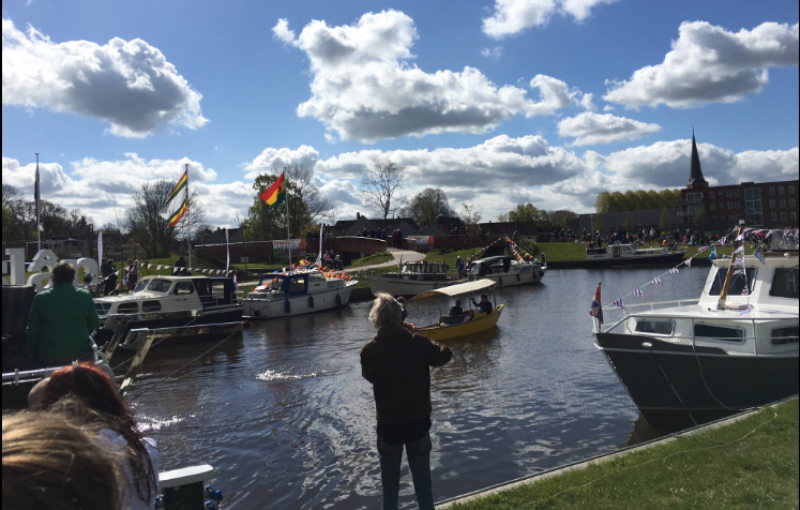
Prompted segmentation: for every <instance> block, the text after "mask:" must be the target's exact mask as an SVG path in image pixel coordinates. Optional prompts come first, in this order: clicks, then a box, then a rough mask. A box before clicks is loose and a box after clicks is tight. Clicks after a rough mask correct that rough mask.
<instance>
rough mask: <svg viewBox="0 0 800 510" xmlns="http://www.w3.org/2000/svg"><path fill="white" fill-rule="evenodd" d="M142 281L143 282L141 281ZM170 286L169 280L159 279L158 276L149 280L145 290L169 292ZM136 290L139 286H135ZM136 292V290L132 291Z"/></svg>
mask: <svg viewBox="0 0 800 510" xmlns="http://www.w3.org/2000/svg"><path fill="white" fill-rule="evenodd" d="M142 283H144V282H142ZM170 287H172V282H171V281H169V280H161V279H159V278H156V279H153V280H150V285H148V286H147V290H151V291H153V292H169V288H170ZM136 290H139V287H138V286H137V287H136ZM134 292H136V291H134Z"/></svg>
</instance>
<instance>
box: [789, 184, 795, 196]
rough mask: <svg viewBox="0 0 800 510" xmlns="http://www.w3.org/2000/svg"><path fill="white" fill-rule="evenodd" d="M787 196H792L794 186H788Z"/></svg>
mask: <svg viewBox="0 0 800 510" xmlns="http://www.w3.org/2000/svg"><path fill="white" fill-rule="evenodd" d="M789 194H790V195H794V186H793V185H792V186H789Z"/></svg>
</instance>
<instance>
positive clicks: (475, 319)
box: [411, 280, 503, 340]
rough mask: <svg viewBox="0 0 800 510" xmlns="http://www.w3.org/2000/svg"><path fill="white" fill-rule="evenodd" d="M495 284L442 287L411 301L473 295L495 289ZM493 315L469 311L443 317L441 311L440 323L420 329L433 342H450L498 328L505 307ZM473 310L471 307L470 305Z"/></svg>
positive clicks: (476, 282) (484, 282)
mask: <svg viewBox="0 0 800 510" xmlns="http://www.w3.org/2000/svg"><path fill="white" fill-rule="evenodd" d="M494 285H495V282H493V281H491V280H478V281H474V282H468V283H459V284H455V285H450V286H449V287H442V288H441V289H431V290H428V291H425V292H421V293H419V294H417V295H416V296H414V297H413V298H412V299H411V301H421V300H423V299H430V298H434V297H442V296H444V297H455V296H460V295H462V294H472V293H477V292H480V291H482V290H484V289H488V288H489V287H493V286H494ZM494 301H495V306H494V308H493V309H492V312H491V313H488V314H486V313H482V312H478V313H476V312H475V311H474V310H471V309H470V310H469V312H466V313H464V314H462V315H442V314H441V311H440V314H439V315H440V316H439V322H438V323H437V324H432V325H430V326H424V327H422V328H420V330H421V332H422V334H423V335H425V336H427V337H428V338H430V339H431V340H449V339H451V338H458V337H462V336H466V335H471V334H473V333H480V332H481V331H486V330H488V329H491V328H493V327H495V326H497V321H498V320H500V314H501V313H503V305H498V304H497V299H495V300H494ZM470 308H471V305H470Z"/></svg>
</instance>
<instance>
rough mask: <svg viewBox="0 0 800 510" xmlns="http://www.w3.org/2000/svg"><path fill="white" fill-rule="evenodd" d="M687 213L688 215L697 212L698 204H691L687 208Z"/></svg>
mask: <svg viewBox="0 0 800 510" xmlns="http://www.w3.org/2000/svg"><path fill="white" fill-rule="evenodd" d="M686 214H687V215H688V216H694V215H695V214H697V206H696V205H690V206H688V207H687V208H686Z"/></svg>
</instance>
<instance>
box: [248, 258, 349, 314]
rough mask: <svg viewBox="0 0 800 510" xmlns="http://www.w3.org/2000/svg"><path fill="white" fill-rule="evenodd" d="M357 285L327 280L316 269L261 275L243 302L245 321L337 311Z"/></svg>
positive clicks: (339, 280)
mask: <svg viewBox="0 0 800 510" xmlns="http://www.w3.org/2000/svg"><path fill="white" fill-rule="evenodd" d="M357 284H358V281H357V280H348V281H345V280H344V279H342V278H336V277H330V276H329V277H326V276H325V275H324V274H323V273H321V272H320V271H319V270H316V269H313V270H308V271H294V272H291V273H285V274H279V275H276V274H270V275H264V276H262V277H261V280H260V281H259V282H258V286H256V288H255V290H253V291H252V292H250V293H249V294H248V295H247V297H245V298H244V299H242V307H243V313H244V316H245V317H247V318H252V319H272V318H275V317H289V316H293V315H303V314H307V313H314V312H322V311H325V310H331V309H333V308H339V307H341V306H345V305H346V304H347V303H348V302H349V301H350V294H351V292H352V291H353V288H354V287H355V286H356V285H357Z"/></svg>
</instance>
